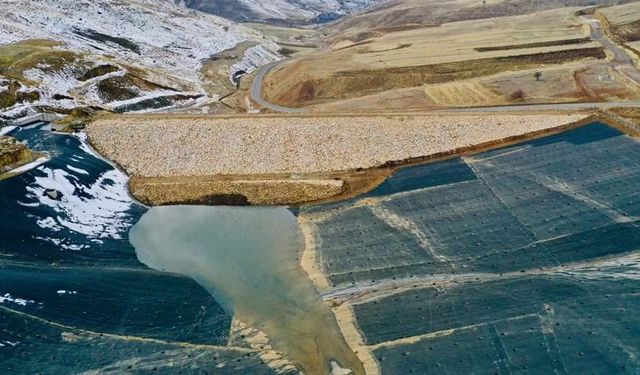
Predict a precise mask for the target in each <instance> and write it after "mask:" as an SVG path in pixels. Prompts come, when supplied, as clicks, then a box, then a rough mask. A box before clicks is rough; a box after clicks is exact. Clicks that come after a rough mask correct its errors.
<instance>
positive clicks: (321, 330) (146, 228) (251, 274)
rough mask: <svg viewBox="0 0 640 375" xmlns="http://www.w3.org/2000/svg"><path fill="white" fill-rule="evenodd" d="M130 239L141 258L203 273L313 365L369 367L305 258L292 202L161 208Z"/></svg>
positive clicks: (220, 296)
mask: <svg viewBox="0 0 640 375" xmlns="http://www.w3.org/2000/svg"><path fill="white" fill-rule="evenodd" d="M130 240H131V242H132V244H133V245H134V246H135V248H136V252H137V255H138V258H139V259H140V261H142V262H143V263H144V264H146V265H147V266H149V267H151V268H153V269H157V270H160V271H166V272H173V273H178V274H181V275H185V276H188V277H190V278H192V279H194V280H196V281H197V282H198V283H199V284H200V285H202V286H203V287H204V288H205V289H206V290H208V291H209V292H210V293H211V294H212V295H213V296H214V297H215V298H216V299H217V300H219V301H222V303H223V305H224V306H225V308H226V309H227V310H228V311H233V313H234V314H235V317H236V318H237V319H239V320H240V321H242V322H243V323H246V324H248V325H250V326H252V327H255V328H258V329H260V330H262V331H264V332H265V333H266V334H267V335H268V336H269V337H270V338H271V340H272V342H273V344H274V346H275V347H276V348H277V349H279V350H282V351H284V352H285V353H286V354H287V357H288V358H289V359H291V360H293V361H294V362H296V363H298V364H300V365H301V367H302V368H303V369H304V370H305V371H306V372H307V373H309V374H322V373H325V374H326V373H329V372H330V369H331V362H332V361H335V362H337V363H338V364H340V365H341V366H342V367H344V368H349V369H352V370H353V371H354V373H361V372H362V368H361V367H360V366H361V365H360V364H359V363H358V360H357V358H356V357H355V355H354V354H353V353H352V352H351V350H350V349H349V347H348V346H347V345H346V343H345V341H344V339H343V337H342V336H341V334H340V332H339V329H338V326H337V323H336V321H335V318H334V316H333V314H332V313H331V311H330V310H329V308H328V307H327V306H326V305H325V303H324V302H323V301H322V299H321V298H320V295H319V294H318V292H317V291H316V290H315V288H314V286H313V285H312V283H311V280H310V279H309V277H308V276H307V274H306V273H305V272H304V271H303V270H302V269H301V268H300V266H299V261H300V251H301V240H302V239H301V234H300V232H299V229H298V223H297V220H296V217H295V216H294V215H293V214H292V213H291V211H289V210H288V209H286V208H253V207H186V206H176V207H159V208H153V209H151V210H150V211H149V212H148V213H146V214H145V215H144V216H143V217H142V219H141V220H140V221H139V222H138V224H136V225H135V226H134V227H133V229H132V230H131V233H130Z"/></svg>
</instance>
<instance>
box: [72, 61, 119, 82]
mask: <svg viewBox="0 0 640 375" xmlns="http://www.w3.org/2000/svg"><path fill="white" fill-rule="evenodd" d="M118 70H120V68H118V67H117V66H114V65H109V64H103V65H99V66H96V67H95V68H91V69H89V70H88V71H86V72H85V73H84V74H83V75H82V76H80V77H79V78H78V80H79V81H83V82H84V81H88V80H90V79H92V78H96V77H101V76H103V75H105V74H109V73H113V72H117V71H118Z"/></svg>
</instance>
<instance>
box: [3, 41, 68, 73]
mask: <svg viewBox="0 0 640 375" xmlns="http://www.w3.org/2000/svg"><path fill="white" fill-rule="evenodd" d="M57 45H58V44H57V43H54V42H51V41H46V40H27V41H22V42H18V43H13V44H7V45H3V46H0V74H1V75H3V76H5V77H9V78H13V79H16V80H25V77H24V72H25V71H27V70H29V69H34V68H38V69H40V70H42V71H43V72H45V73H55V72H59V71H61V70H63V69H64V68H67V67H70V66H74V65H76V63H77V60H78V57H79V56H78V55H77V54H75V53H73V52H69V51H62V50H58V49H55V48H54V47H55V46H57Z"/></svg>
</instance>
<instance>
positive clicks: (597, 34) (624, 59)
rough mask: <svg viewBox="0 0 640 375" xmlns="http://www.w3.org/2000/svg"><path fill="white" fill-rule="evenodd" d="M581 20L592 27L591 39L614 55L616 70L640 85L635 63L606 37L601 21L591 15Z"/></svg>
mask: <svg viewBox="0 0 640 375" xmlns="http://www.w3.org/2000/svg"><path fill="white" fill-rule="evenodd" d="M580 18H581V19H582V21H584V22H585V23H586V24H588V25H589V26H590V27H591V39H593V40H594V41H596V42H598V43H600V44H601V45H602V46H603V47H604V48H606V49H608V50H609V51H610V52H611V54H612V55H613V58H612V59H611V64H612V65H613V67H614V69H616V70H617V71H619V72H620V73H622V74H624V75H625V76H627V77H628V78H629V79H631V80H633V81H635V82H636V83H637V84H638V85H640V72H638V69H636V67H635V65H634V61H633V59H632V58H631V56H629V54H628V53H627V51H626V50H625V49H624V48H623V47H622V46H620V45H618V44H617V43H615V42H614V41H612V40H611V39H609V38H608V37H607V36H606V35H605V33H604V31H603V30H602V24H601V23H600V21H599V20H597V19H595V18H593V16H590V15H585V16H580Z"/></svg>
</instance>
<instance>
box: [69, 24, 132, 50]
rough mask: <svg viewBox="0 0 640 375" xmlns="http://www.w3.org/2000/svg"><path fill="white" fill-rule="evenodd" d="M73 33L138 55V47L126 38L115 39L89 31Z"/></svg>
mask: <svg viewBox="0 0 640 375" xmlns="http://www.w3.org/2000/svg"><path fill="white" fill-rule="evenodd" d="M73 33H74V34H76V35H79V36H82V37H85V38H88V39H91V40H95V41H96V42H100V43H105V44H109V43H113V44H116V45H118V46H120V47H122V48H124V49H127V50H129V51H131V52H133V53H137V54H138V55H139V54H140V47H138V45H137V44H135V43H134V42H132V41H130V40H129V39H126V38H120V37H115V36H111V35H107V34H103V33H99V32H97V31H95V30H90V29H87V30H80V29H75V30H74V31H73Z"/></svg>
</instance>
